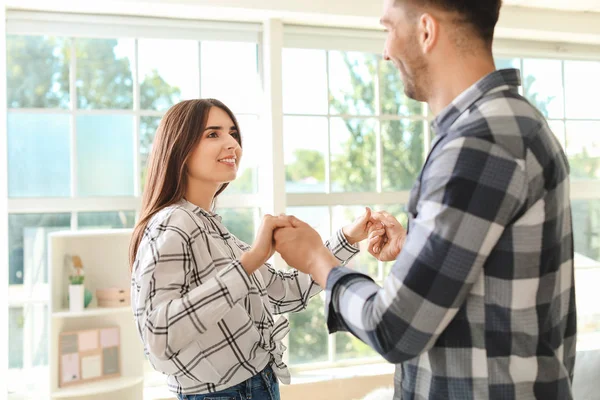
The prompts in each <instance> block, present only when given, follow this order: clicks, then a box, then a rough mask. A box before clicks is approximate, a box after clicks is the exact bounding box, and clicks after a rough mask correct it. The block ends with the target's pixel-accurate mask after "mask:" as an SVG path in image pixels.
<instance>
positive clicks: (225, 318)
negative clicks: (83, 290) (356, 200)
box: [131, 200, 358, 394]
mask: <svg viewBox="0 0 600 400" xmlns="http://www.w3.org/2000/svg"><path fill="white" fill-rule="evenodd" d="M326 246H327V247H328V248H329V249H331V250H332V252H333V253H334V255H335V256H336V257H337V259H338V260H340V262H341V263H345V262H347V261H348V260H349V259H350V258H351V257H352V256H353V255H354V254H356V253H357V252H358V249H357V248H355V247H353V246H351V245H350V244H349V243H348V241H347V240H346V238H345V237H344V235H343V234H342V232H341V230H340V231H338V232H337V233H336V234H335V235H334V237H333V238H332V239H331V240H330V241H328V242H327V243H326ZM248 249H249V246H248V245H247V244H245V243H242V242H241V241H240V240H238V239H237V238H236V237H235V236H233V235H232V234H231V233H229V231H228V230H227V228H225V226H223V224H222V223H221V219H220V217H218V216H217V215H215V214H211V213H208V212H206V211H205V210H203V209H201V208H199V207H197V206H195V205H193V204H191V203H189V202H187V201H185V200H184V201H181V202H180V203H178V204H176V205H174V206H171V207H167V208H165V209H163V210H161V211H160V212H159V213H157V214H156V215H155V216H154V218H153V219H152V220H151V221H150V223H149V225H148V227H147V229H146V231H145V232H144V237H143V239H142V242H141V244H140V247H139V249H138V252H137V257H136V260H135V263H134V266H133V273H132V290H131V297H132V308H133V312H134V316H135V322H136V324H137V327H138V332H139V335H140V337H141V339H142V342H143V344H144V350H145V352H146V355H147V356H148V359H149V360H150V362H151V364H152V366H153V367H154V368H155V369H156V370H158V371H160V372H162V373H164V374H166V375H168V386H169V389H170V390H171V391H173V392H175V393H179V394H203V393H211V392H215V391H219V390H222V389H226V388H229V387H231V386H233V385H236V384H238V383H240V382H244V381H245V380H247V379H248V378H250V377H252V376H254V375H256V374H258V373H259V372H260V371H262V370H263V369H264V368H265V367H266V366H267V364H269V363H271V366H272V368H273V370H274V371H275V373H276V375H277V377H278V378H279V379H280V380H281V381H282V382H283V383H289V380H290V374H289V371H288V369H287V367H286V365H285V364H284V363H283V361H282V356H283V352H284V351H285V346H284V345H283V344H282V343H281V340H282V339H283V338H284V336H285V335H286V334H287V333H288V331H289V323H288V321H287V320H286V319H285V318H284V317H279V318H278V319H274V318H273V315H274V314H281V313H287V312H296V311H300V310H303V309H304V308H306V306H307V303H308V300H309V298H310V297H311V296H313V295H315V294H317V293H318V292H320V291H321V288H320V287H319V286H318V285H317V284H316V283H315V282H314V281H313V280H312V279H311V278H310V276H309V275H306V274H303V273H300V272H298V271H296V270H291V271H289V272H282V271H276V270H275V269H273V268H272V267H271V266H270V265H268V264H265V265H263V266H262V267H260V268H259V270H258V271H256V272H255V273H253V274H252V275H248V273H246V271H245V270H244V269H243V267H242V265H241V263H240V262H239V257H240V256H241V254H242V253H243V252H244V251H246V250H248Z"/></svg>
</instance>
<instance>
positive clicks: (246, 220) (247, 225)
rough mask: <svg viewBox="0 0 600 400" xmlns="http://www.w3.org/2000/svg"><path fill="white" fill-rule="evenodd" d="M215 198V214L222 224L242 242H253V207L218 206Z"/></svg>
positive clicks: (254, 211)
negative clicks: (219, 217)
mask: <svg viewBox="0 0 600 400" xmlns="http://www.w3.org/2000/svg"><path fill="white" fill-rule="evenodd" d="M218 205H219V204H218V200H217V210H216V212H217V214H219V215H220V216H221V217H222V218H223V220H222V222H223V225H225V226H226V227H227V229H228V230H229V231H230V232H231V233H232V234H234V235H235V236H236V237H237V238H238V239H240V240H241V241H242V242H244V243H246V244H249V245H251V244H252V243H253V242H254V220H255V219H254V214H255V213H256V210H255V209H253V208H219V207H218Z"/></svg>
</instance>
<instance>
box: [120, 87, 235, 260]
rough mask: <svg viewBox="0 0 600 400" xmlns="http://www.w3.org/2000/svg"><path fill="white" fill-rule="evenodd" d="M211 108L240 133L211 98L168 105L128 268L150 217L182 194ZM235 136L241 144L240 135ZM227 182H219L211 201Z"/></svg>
mask: <svg viewBox="0 0 600 400" xmlns="http://www.w3.org/2000/svg"><path fill="white" fill-rule="evenodd" d="M212 107H219V108H220V109H222V110H223V111H225V112H226V113H227V114H228V115H229V117H230V118H231V120H232V121H233V124H234V125H235V127H236V129H237V131H238V132H240V129H239V126H238V122H237V119H236V118H235V116H234V115H233V113H232V112H231V110H230V109H229V108H227V106H226V105H225V104H223V103H221V102H220V101H219V100H215V99H196V100H186V101H182V102H180V103H177V104H175V105H174V106H173V107H171V108H170V109H169V110H168V111H167V112H166V114H165V115H164V117H163V118H162V120H161V121H160V125H159V126H158V129H157V130H156V135H155V137H154V143H153V144H152V152H151V153H150V157H149V159H148V174H147V177H146V186H145V188H144V193H143V195H142V209H141V212H140V219H139V221H138V222H137V224H136V226H135V228H134V230H133V235H132V237H131V242H130V244H129V269H130V271H131V270H132V269H133V263H134V261H135V257H136V254H137V250H138V247H139V246H140V243H141V241H142V237H143V236H144V231H145V230H146V227H147V226H148V222H149V221H150V219H152V217H153V216H154V215H155V214H156V213H157V212H158V211H160V210H161V209H163V208H165V207H167V206H170V205H172V204H175V203H177V202H178V201H180V200H181V199H182V198H183V196H184V195H185V192H186V186H187V161H188V158H189V157H190V154H191V153H192V151H193V150H194V149H195V148H196V145H197V144H198V142H199V141H200V138H201V137H202V132H204V129H205V127H206V122H207V120H208V113H209V111H210V109H211V108H212ZM238 137H239V139H238V142H239V144H240V147H241V146H242V141H241V136H238ZM227 185H228V184H227V183H224V184H223V185H221V187H220V188H219V190H218V191H217V193H216V194H215V197H214V198H213V201H214V199H215V198H216V197H217V196H218V195H219V194H221V193H222V192H223V190H225V188H226V187H227Z"/></svg>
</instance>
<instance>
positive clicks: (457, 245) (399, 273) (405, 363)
mask: <svg viewBox="0 0 600 400" xmlns="http://www.w3.org/2000/svg"><path fill="white" fill-rule="evenodd" d="M520 84H521V83H520V76H519V71H517V70H501V71H495V72H493V73H491V74H490V75H488V76H486V77H485V78H483V79H481V80H480V81H479V82H477V83H476V84H475V85H473V86H472V87H471V88H469V89H468V90H466V91H465V92H464V93H462V94H461V95H460V96H459V97H457V98H456V99H455V100H454V101H453V102H452V104H450V105H449V106H448V107H447V108H446V109H445V110H444V111H443V112H442V113H441V114H440V115H439V116H438V117H437V118H436V119H435V121H434V123H433V129H434V130H435V132H436V133H437V137H436V140H435V141H434V143H433V145H432V149H431V152H430V154H429V156H428V158H427V160H426V162H425V165H424V167H423V170H422V172H421V175H420V177H419V178H418V181H417V182H416V184H415V185H414V187H413V190H412V192H411V196H410V201H409V204H408V212H409V220H410V222H409V233H408V236H407V240H406V243H405V245H404V248H403V249H402V251H401V252H400V254H399V255H398V258H397V260H396V262H395V264H394V266H393V268H392V272H391V274H390V275H389V276H388V277H387V279H386V280H385V282H384V284H383V287H379V286H378V285H376V284H375V283H374V282H372V281H371V280H370V279H369V278H368V277H366V276H364V275H360V274H358V273H356V272H354V271H351V270H349V269H347V268H345V267H340V268H335V269H334V270H333V271H332V272H331V274H330V275H329V278H328V281H327V303H326V304H327V306H326V307H327V308H326V311H327V313H328V325H329V329H330V331H331V332H335V331H339V330H348V331H351V332H352V333H353V334H354V335H356V336H357V337H359V338H360V339H362V340H363V341H365V342H366V343H368V344H369V345H370V346H371V347H373V348H374V349H376V350H377V351H378V352H379V353H380V354H381V355H382V356H383V357H385V358H386V359H387V360H388V361H390V362H393V363H398V364H399V366H398V367H397V371H398V372H400V373H401V375H402V377H401V379H400V381H399V383H398V384H397V387H396V398H402V399H461V400H463V399H544V400H551V399H561V400H564V399H571V398H572V394H571V381H572V374H573V365H574V362H575V342H576V326H577V324H576V312H575V290H574V282H573V233H572V226H571V209H570V201H569V178H568V175H569V168H568V163H567V160H566V157H565V154H564V153H563V151H562V150H561V147H560V144H559V142H558V141H557V140H556V138H555V137H554V135H553V134H552V132H551V131H550V129H549V128H548V124H547V123H546V121H545V120H544V118H543V116H542V115H541V114H540V113H539V112H538V111H537V110H536V109H535V108H534V107H533V106H532V105H531V104H529V102H528V101H527V100H526V99H524V98H523V97H522V96H520V95H519V92H518V87H519V86H520Z"/></svg>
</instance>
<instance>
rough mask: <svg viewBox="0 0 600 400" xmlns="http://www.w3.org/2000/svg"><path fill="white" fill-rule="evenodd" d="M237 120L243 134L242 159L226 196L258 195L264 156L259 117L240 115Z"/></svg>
mask: <svg viewBox="0 0 600 400" xmlns="http://www.w3.org/2000/svg"><path fill="white" fill-rule="evenodd" d="M237 120H238V125H239V127H240V133H241V134H242V146H243V152H242V159H241V163H240V168H239V170H238V172H237V177H236V178H235V180H234V181H233V182H231V183H230V184H229V186H228V187H227V189H226V190H225V192H224V194H236V193H256V186H257V184H256V178H257V176H256V174H257V170H258V163H259V161H260V157H261V155H262V153H261V152H262V149H261V137H260V136H261V131H260V129H259V124H258V117H257V116H255V115H239V116H237Z"/></svg>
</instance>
